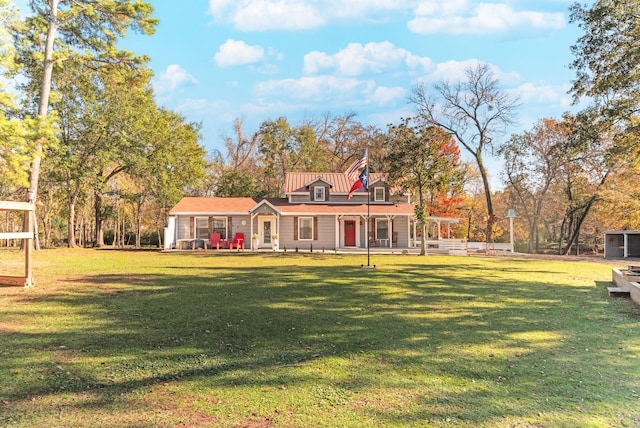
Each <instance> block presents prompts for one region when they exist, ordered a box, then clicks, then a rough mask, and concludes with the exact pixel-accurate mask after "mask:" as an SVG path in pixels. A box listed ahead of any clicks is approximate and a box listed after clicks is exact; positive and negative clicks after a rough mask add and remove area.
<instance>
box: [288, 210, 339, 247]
mask: <svg viewBox="0 0 640 428" xmlns="http://www.w3.org/2000/svg"><path fill="white" fill-rule="evenodd" d="M300 217H312V216H300ZM316 217H317V219H318V239H314V240H297V241H295V240H294V239H293V237H294V231H293V227H294V217H293V216H284V217H280V221H281V223H280V241H279V244H280V249H283V248H286V249H287V251H290V250H295V248H296V247H298V249H300V250H309V247H310V246H311V245H312V244H313V249H314V251H315V250H322V249H323V248H324V249H326V250H328V249H334V248H335V246H336V229H335V228H336V226H337V224H338V222H337V221H336V218H335V217H334V216H316Z"/></svg>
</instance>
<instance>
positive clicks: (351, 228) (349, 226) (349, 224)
mask: <svg viewBox="0 0 640 428" xmlns="http://www.w3.org/2000/svg"><path fill="white" fill-rule="evenodd" d="M344 246H345V247H355V246H356V222H355V221H354V220H346V221H345V222H344Z"/></svg>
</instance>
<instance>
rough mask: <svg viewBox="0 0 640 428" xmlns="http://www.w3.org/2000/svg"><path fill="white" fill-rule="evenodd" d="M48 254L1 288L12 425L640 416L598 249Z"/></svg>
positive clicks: (0, 414) (2, 380)
mask: <svg viewBox="0 0 640 428" xmlns="http://www.w3.org/2000/svg"><path fill="white" fill-rule="evenodd" d="M21 257H22V256H21V255H20V254H19V253H15V252H10V251H0V275H2V274H5V273H6V271H5V270H4V269H15V268H16V266H18V267H19V265H20V262H21V261H22V259H21ZM34 257H35V268H34V275H35V281H36V286H35V287H33V288H29V289H23V288H16V287H12V288H0V426H7V427H35V426H43V427H45V426H46V427H53V426H64V427H86V426H101V427H122V426H129V427H157V426H190V427H199V426H220V427H322V426H325V427H394V426H397V427H405V426H409V427H411V426H416V427H431V426H433V427H448V426H468V427H638V426H640V310H639V309H638V307H637V306H635V305H634V304H633V303H632V302H631V301H629V300H626V299H614V298H610V297H608V296H607V290H606V287H607V286H608V285H610V278H611V266H607V265H604V264H599V263H588V262H570V261H550V260H534V259H507V258H480V257H445V256H428V257H426V258H421V257H419V256H407V255H404V256H402V255H373V256H372V262H373V263H375V264H376V265H377V268H376V269H375V270H364V269H360V264H361V263H363V262H366V255H353V256H351V255H348V256H347V255H334V254H326V255H322V254H317V255H316V254H313V255H311V254H302V253H299V254H293V253H287V254H251V253H249V252H245V253H240V254H239V253H231V254H224V255H223V254H214V253H211V252H210V253H208V254H204V253H202V252H199V253H195V254H160V253H156V252H151V251H141V252H134V251H115V250H101V251H98V250H43V251H39V252H36V253H35V256H34Z"/></svg>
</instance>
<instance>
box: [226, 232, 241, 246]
mask: <svg viewBox="0 0 640 428" xmlns="http://www.w3.org/2000/svg"><path fill="white" fill-rule="evenodd" d="M243 243H244V233H239V232H238V233H236V234H235V235H234V236H233V242H231V243H230V244H229V248H231V249H232V250H233V247H236V249H237V250H239V249H241V248H243V247H242V245H243Z"/></svg>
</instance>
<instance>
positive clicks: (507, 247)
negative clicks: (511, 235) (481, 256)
mask: <svg viewBox="0 0 640 428" xmlns="http://www.w3.org/2000/svg"><path fill="white" fill-rule="evenodd" d="M467 248H468V249H469V250H476V251H478V250H479V251H486V250H487V243H486V242H467ZM489 250H494V251H511V244H510V243H509V242H496V243H493V244H489Z"/></svg>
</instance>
